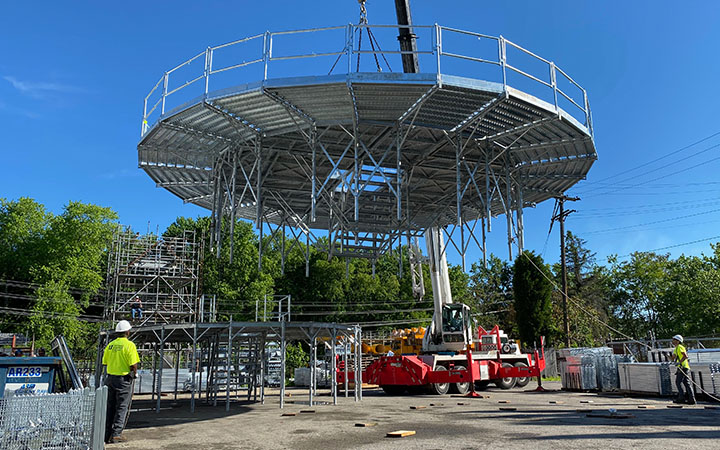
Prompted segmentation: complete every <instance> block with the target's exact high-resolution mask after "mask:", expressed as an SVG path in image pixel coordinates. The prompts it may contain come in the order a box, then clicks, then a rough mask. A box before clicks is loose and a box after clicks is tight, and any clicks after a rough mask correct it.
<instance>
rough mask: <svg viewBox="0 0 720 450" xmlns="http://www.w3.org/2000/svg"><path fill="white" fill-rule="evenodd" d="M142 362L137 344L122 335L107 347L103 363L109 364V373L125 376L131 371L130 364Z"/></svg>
mask: <svg viewBox="0 0 720 450" xmlns="http://www.w3.org/2000/svg"><path fill="white" fill-rule="evenodd" d="M139 362H140V356H139V355H138V352H137V348H136V347H135V344H133V343H132V342H130V340H129V339H128V338H126V337H120V338H117V339H115V340H114V341H112V342H111V343H109V344H108V346H107V347H105V352H104V353H103V359H102V363H103V365H106V366H107V373H108V375H120V376H124V375H127V374H128V373H130V366H132V365H135V364H137V363H139Z"/></svg>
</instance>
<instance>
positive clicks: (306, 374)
mask: <svg viewBox="0 0 720 450" xmlns="http://www.w3.org/2000/svg"><path fill="white" fill-rule="evenodd" d="M315 377H316V379H317V385H318V386H320V387H328V386H330V371H329V370H327V369H324V368H322V367H318V368H317V369H315ZM295 386H310V368H309V367H297V368H295Z"/></svg>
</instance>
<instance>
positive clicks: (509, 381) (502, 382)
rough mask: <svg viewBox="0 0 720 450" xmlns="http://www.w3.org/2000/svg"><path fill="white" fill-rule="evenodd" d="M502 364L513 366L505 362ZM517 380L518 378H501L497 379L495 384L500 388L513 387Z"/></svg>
mask: <svg viewBox="0 0 720 450" xmlns="http://www.w3.org/2000/svg"><path fill="white" fill-rule="evenodd" d="M502 366H503V367H512V364H510V363H503V365H502ZM516 382H517V378H501V379H499V380H495V386H497V387H499V388H500V389H512V388H513V387H514V386H515V383H516Z"/></svg>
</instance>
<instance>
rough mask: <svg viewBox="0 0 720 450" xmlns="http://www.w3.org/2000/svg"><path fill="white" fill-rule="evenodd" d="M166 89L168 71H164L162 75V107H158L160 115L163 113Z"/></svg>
mask: <svg viewBox="0 0 720 450" xmlns="http://www.w3.org/2000/svg"><path fill="white" fill-rule="evenodd" d="M167 89H168V73H167V72H165V75H164V76H163V91H162V107H161V108H160V115H161V116H164V115H165V97H167Z"/></svg>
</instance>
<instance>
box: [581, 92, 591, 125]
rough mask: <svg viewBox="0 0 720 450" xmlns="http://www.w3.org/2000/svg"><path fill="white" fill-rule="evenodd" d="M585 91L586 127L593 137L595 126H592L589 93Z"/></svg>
mask: <svg viewBox="0 0 720 450" xmlns="http://www.w3.org/2000/svg"><path fill="white" fill-rule="evenodd" d="M582 91H583V99H584V100H585V126H586V127H588V129H589V130H590V136H592V135H593V126H592V114H590V103H589V102H588V96H587V91H586V90H585V89H583V90H582Z"/></svg>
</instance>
